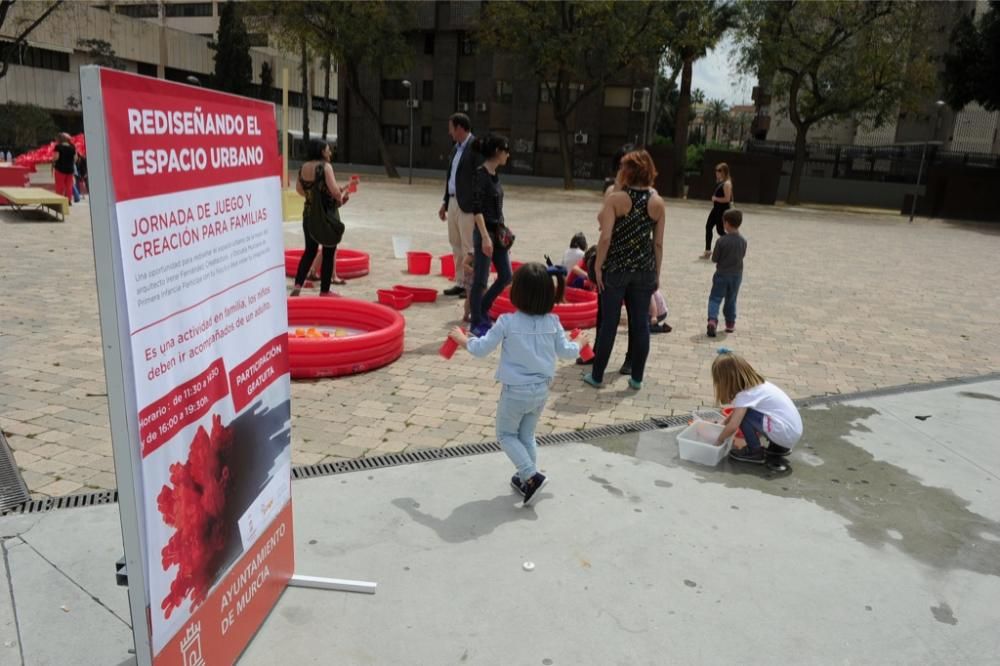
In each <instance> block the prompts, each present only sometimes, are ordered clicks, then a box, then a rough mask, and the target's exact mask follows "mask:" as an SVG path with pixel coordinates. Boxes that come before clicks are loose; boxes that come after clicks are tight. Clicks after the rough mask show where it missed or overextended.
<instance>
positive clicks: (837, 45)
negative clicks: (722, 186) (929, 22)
mask: <svg viewBox="0 0 1000 666" xmlns="http://www.w3.org/2000/svg"><path fill="white" fill-rule="evenodd" d="M744 8H745V9H746V15H745V21H744V22H743V24H742V25H743V27H742V29H741V36H740V41H741V43H742V53H741V59H742V65H743V68H744V70H745V71H756V72H758V74H759V76H760V78H761V80H762V82H763V81H765V80H766V79H767V76H768V74H769V73H770V74H771V75H772V76H773V79H772V81H771V84H772V86H773V90H774V91H775V97H776V98H778V99H779V100H781V101H783V102H784V104H785V105H786V106H787V109H788V117H789V120H791V122H792V124H793V125H794V126H795V163H794V166H793V168H792V176H791V182H790V184H789V188H788V197H787V201H788V203H790V204H797V203H799V184H800V181H801V178H802V170H803V166H804V164H805V157H806V134H807V133H808V131H809V129H810V128H811V127H813V126H814V125H815V124H816V123H819V122H821V121H827V120H841V119H848V118H852V117H856V116H858V115H861V114H864V115H865V116H866V117H868V118H871V120H872V122H873V124H874V126H875V127H879V126H881V125H884V124H885V123H886V122H887V121H888V120H889V119H890V118H892V117H894V116H895V114H896V113H897V112H898V110H899V109H900V108H912V107H913V105H915V104H916V102H917V100H919V99H920V97H921V96H924V95H926V94H927V93H928V92H930V87H931V84H932V83H933V78H934V77H933V67H932V65H931V61H930V55H929V51H928V47H927V42H928V40H926V39H921V35H920V30H921V27H922V25H923V22H922V18H923V16H924V11H923V9H924V8H923V6H922V4H921V3H920V2H914V1H910V0H897V1H876V0H865V1H864V2H856V1H853V0H829V1H827V2H805V1H800V0H785V1H784V2H773V3H772V2H765V1H763V0H749V1H748V2H746V3H745V4H744Z"/></svg>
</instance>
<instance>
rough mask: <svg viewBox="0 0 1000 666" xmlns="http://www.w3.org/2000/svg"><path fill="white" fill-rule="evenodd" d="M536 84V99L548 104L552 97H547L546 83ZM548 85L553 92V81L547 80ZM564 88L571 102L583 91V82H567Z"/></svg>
mask: <svg viewBox="0 0 1000 666" xmlns="http://www.w3.org/2000/svg"><path fill="white" fill-rule="evenodd" d="M538 85H539V88H538V101H539V102H540V103H542V104H549V103H551V102H552V99H551V98H550V97H549V87H548V85H546V84H544V83H540V84H538ZM549 85H551V86H552V89H553V92H554V91H555V87H556V84H555V81H549ZM566 88H567V90H568V92H569V102H570V103H572V102H573V101H574V100H575V99H576V98H577V97H579V96H580V93H581V92H582V91H583V84H582V83H568V84H566ZM629 101H631V98H629ZM626 106H627V105H626Z"/></svg>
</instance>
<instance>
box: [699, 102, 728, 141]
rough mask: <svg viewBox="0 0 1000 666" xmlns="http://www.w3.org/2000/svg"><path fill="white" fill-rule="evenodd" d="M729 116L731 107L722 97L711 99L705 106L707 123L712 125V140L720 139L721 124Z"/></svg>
mask: <svg viewBox="0 0 1000 666" xmlns="http://www.w3.org/2000/svg"><path fill="white" fill-rule="evenodd" d="M728 116H729V107H727V106H726V103H725V102H724V101H723V100H721V99H711V100H709V101H708V106H707V107H706V108H705V123H707V124H709V125H711V126H712V141H715V142H716V143H718V141H719V125H721V124H723V123H724V122H726V118H728Z"/></svg>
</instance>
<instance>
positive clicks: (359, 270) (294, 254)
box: [285, 247, 371, 280]
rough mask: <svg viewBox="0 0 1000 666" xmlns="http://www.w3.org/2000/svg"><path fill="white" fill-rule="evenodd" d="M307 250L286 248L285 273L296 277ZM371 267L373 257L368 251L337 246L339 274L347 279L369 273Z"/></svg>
mask: <svg viewBox="0 0 1000 666" xmlns="http://www.w3.org/2000/svg"><path fill="white" fill-rule="evenodd" d="M304 252H305V250H285V275H287V276H288V277H291V278H293V277H295V271H297V270H298V269H299V261H301V259H302V254H303V253H304ZM370 269H371V257H369V256H368V253H367V252H362V251H361V250H348V249H347V248H340V247H338V248H337V276H338V277H341V278H343V279H345V280H352V279H354V278H359V277H363V276H365V275H368V271H369V270H370Z"/></svg>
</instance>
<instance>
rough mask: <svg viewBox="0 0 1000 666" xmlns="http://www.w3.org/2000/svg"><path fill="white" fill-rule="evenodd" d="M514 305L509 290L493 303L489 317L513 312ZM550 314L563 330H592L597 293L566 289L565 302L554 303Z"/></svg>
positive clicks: (595, 313) (595, 319)
mask: <svg viewBox="0 0 1000 666" xmlns="http://www.w3.org/2000/svg"><path fill="white" fill-rule="evenodd" d="M514 310H515V308H514V304H513V303H511V302H510V288H507V289H504V291H503V293H502V294H500V295H499V296H497V299H496V300H495V301H493V307H492V308H490V316H491V317H493V318H494V319H496V318H498V317H499V316H500V315H502V314H507V313H508V312H513V311H514ZM552 313H553V314H555V315H556V316H557V317H559V321H560V322H561V323H562V325H563V328H565V329H566V330H572V329H574V328H594V327H595V326H597V293H596V292H593V291H586V290H585V289H574V288H572V287H567V288H566V302H565V303H556V306H555V307H554V308H552Z"/></svg>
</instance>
